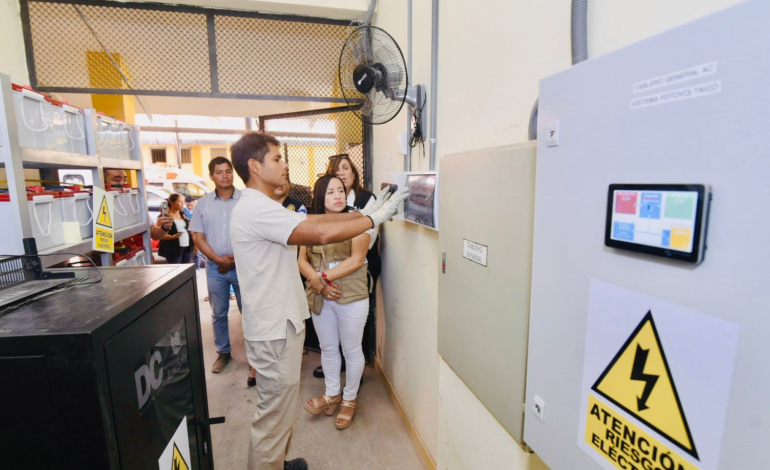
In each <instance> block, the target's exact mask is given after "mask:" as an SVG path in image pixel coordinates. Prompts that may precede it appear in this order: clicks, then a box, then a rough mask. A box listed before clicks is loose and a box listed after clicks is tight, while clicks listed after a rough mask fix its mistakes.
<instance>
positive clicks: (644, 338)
mask: <svg viewBox="0 0 770 470" xmlns="http://www.w3.org/2000/svg"><path fill="white" fill-rule="evenodd" d="M628 371H631V373H630V374H629V373H628ZM591 389H592V390H593V391H595V392H597V393H598V394H599V395H601V396H603V397H604V398H606V399H607V400H609V401H611V402H612V403H614V404H616V405H618V406H619V407H620V408H622V409H623V410H625V411H626V412H628V413H630V414H631V415H633V416H634V417H636V418H637V419H639V421H641V422H642V423H644V424H646V425H648V426H649V427H650V428H652V429H654V430H655V431H657V432H658V433H659V434H661V435H662V436H664V437H666V438H667V439H668V440H669V441H671V443H672V444H674V445H676V446H678V447H679V448H681V449H682V450H684V451H685V452H687V453H688V454H690V455H692V456H693V457H695V458H696V459H697V458H698V452H697V451H696V450H695V445H694V444H693V442H692V435H691V434H690V428H689V427H688V426H687V419H686V418H685V416H684V411H683V410H682V403H681V402H680V401H679V395H677V393H676V386H675V385H674V380H673V378H672V377H671V371H670V370H669V367H668V363H667V362H666V355H665V353H664V352H663V347H662V346H661V344H660V338H659V337H658V332H657V330H656V329H655V322H654V320H653V318H652V312H651V311H650V312H647V315H645V316H644V318H643V319H642V322H641V323H639V326H638V327H636V330H634V332H633V333H631V336H630V337H629V338H628V341H626V344H624V345H623V347H622V348H621V349H620V351H618V354H617V356H615V358H614V359H613V360H612V362H611V363H610V365H609V366H607V369H605V370H604V373H602V375H601V377H599V380H597V381H596V383H595V384H594V386H593V387H592V388H591ZM653 392H654V394H653Z"/></svg>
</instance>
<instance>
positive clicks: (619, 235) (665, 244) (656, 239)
mask: <svg viewBox="0 0 770 470" xmlns="http://www.w3.org/2000/svg"><path fill="white" fill-rule="evenodd" d="M612 199H613V209H612V234H611V238H612V239H613V240H618V241H624V242H630V243H636V244H640V245H647V246H653V247H657V248H665V249H669V250H677V251H683V252H685V253H692V251H693V240H694V237H695V226H696V223H695V222H696V214H697V212H696V209H697V207H698V192H697V191H655V190H639V191H629V190H615V191H614V194H613V198H612Z"/></svg>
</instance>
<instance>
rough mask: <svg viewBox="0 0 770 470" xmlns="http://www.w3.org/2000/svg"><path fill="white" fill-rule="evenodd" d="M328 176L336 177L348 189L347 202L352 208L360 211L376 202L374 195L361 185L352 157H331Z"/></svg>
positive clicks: (344, 155) (327, 171)
mask: <svg viewBox="0 0 770 470" xmlns="http://www.w3.org/2000/svg"><path fill="white" fill-rule="evenodd" d="M324 174H326V175H336V176H337V177H338V178H339V179H340V180H342V184H344V185H345V188H347V194H346V196H345V201H346V202H347V205H349V206H350V207H355V208H356V209H358V210H361V209H363V208H364V207H366V205H367V204H369V202H370V201H372V200H374V199H375V198H374V194H372V193H370V192H369V191H367V190H365V189H364V186H363V184H362V183H361V175H360V174H359V173H358V168H356V166H355V165H353V162H352V161H351V160H350V155H348V154H346V153H343V154H340V155H332V156H331V157H329V166H328V167H327V168H326V173H324Z"/></svg>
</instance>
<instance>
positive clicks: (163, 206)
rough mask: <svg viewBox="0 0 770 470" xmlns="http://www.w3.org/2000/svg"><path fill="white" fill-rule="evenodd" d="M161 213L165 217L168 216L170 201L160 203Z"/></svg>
mask: <svg viewBox="0 0 770 470" xmlns="http://www.w3.org/2000/svg"><path fill="white" fill-rule="evenodd" d="M160 213H161V214H163V215H164V216H165V215H168V201H163V202H161V203H160Z"/></svg>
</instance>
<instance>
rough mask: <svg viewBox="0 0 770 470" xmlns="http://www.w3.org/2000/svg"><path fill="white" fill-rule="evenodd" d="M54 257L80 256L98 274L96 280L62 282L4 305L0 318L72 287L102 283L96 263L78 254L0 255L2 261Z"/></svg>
mask: <svg viewBox="0 0 770 470" xmlns="http://www.w3.org/2000/svg"><path fill="white" fill-rule="evenodd" d="M54 255H57V256H58V255H73V256H82V257H83V258H85V259H87V260H88V261H90V262H91V265H93V267H94V268H95V269H96V272H97V273H98V274H99V277H98V278H97V279H96V280H92V281H89V282H80V281H81V278H73V279H72V280H71V281H69V282H64V283H63V284H61V285H60V286H57V287H54V288H52V289H49V290H46V291H43V292H40V293H38V294H35V295H32V296H30V297H27V298H25V299H23V300H20V301H18V302H14V303H11V304H9V305H6V306H5V307H3V308H0V317H1V316H3V315H6V314H8V313H11V312H13V311H16V310H18V309H20V308H22V307H24V306H27V305H30V304H33V303H35V302H37V301H38V300H40V299H42V298H45V297H48V296H50V295H53V294H58V293H59V292H62V291H65V290H67V289H70V288H72V287H77V286H85V285H89V284H98V283H100V282H102V279H103V277H102V271H101V270H100V269H99V266H97V265H96V263H94V260H92V259H91V258H89V257H88V256H86V255H83V254H80V253H68V252H59V253H48V254H39V255H3V254H0V257H1V258H3V259H7V258H37V257H39V256H54ZM0 261H2V260H0Z"/></svg>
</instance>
